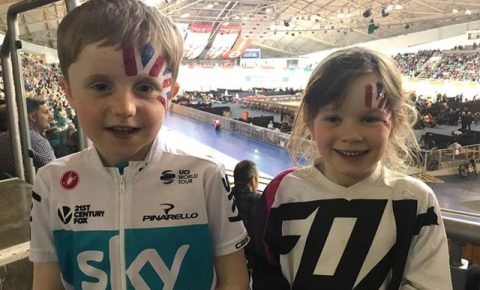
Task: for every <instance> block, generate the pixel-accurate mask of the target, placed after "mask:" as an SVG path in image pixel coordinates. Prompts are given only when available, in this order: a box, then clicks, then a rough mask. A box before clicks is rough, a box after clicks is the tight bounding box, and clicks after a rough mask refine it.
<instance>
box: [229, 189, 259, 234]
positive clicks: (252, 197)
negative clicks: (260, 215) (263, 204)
mask: <svg viewBox="0 0 480 290" xmlns="http://www.w3.org/2000/svg"><path fill="white" fill-rule="evenodd" d="M232 193H233V196H234V197H235V202H236V204H237V208H238V213H239V214H240V217H241V218H242V220H243V224H244V225H245V228H246V229H247V232H248V234H249V235H250V234H251V213H252V211H253V207H254V206H255V203H256V202H257V201H258V200H259V198H260V196H259V195H258V194H256V193H255V192H251V191H250V189H249V188H248V186H247V185H244V184H238V185H236V186H235V187H233V188H232Z"/></svg>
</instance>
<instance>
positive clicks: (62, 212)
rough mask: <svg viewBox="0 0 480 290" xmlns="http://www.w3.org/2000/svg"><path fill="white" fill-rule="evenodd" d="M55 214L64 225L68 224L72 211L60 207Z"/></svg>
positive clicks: (65, 207)
mask: <svg viewBox="0 0 480 290" xmlns="http://www.w3.org/2000/svg"><path fill="white" fill-rule="evenodd" d="M57 214H58V217H59V218H60V220H61V221H62V223H64V224H68V223H69V222H70V220H71V219H72V216H73V213H72V209H71V208H69V207H68V206H62V208H59V209H58V210H57Z"/></svg>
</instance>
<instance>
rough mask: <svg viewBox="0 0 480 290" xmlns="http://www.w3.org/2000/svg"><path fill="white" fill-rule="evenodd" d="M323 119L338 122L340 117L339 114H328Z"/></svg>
mask: <svg viewBox="0 0 480 290" xmlns="http://www.w3.org/2000/svg"><path fill="white" fill-rule="evenodd" d="M325 121H327V122H329V123H338V122H340V117H339V116H328V117H325Z"/></svg>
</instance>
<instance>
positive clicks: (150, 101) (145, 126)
mask: <svg viewBox="0 0 480 290" xmlns="http://www.w3.org/2000/svg"><path fill="white" fill-rule="evenodd" d="M169 72H170V71H169V70H168V69H166V62H165V61H163V57H162V55H161V51H160V47H159V46H158V45H147V46H146V47H144V48H140V49H136V48H135V49H134V48H130V49H128V48H127V49H123V50H115V49H114V48H112V47H99V46H98V44H90V45H88V46H86V47H85V48H84V49H83V50H82V52H81V53H80V55H79V56H78V58H77V60H76V62H74V63H72V64H71V65H70V67H69V68H68V76H69V81H68V82H65V91H66V94H67V98H68V100H69V102H70V104H71V105H72V107H73V108H75V109H76V110H77V115H78V118H79V122H80V126H81V128H82V129H83V130H84V132H85V134H86V135H87V136H88V138H90V139H91V140H92V142H93V143H94V144H95V147H96V148H97V150H98V152H99V154H100V156H101V158H102V161H103V163H104V164H105V165H106V166H114V165H116V164H119V163H121V162H124V161H134V160H143V159H144V158H145V156H146V154H147V153H148V151H149V150H150V148H151V145H152V143H153V141H154V139H155V137H156V135H157V133H158V131H159V130H160V128H161V127H162V124H163V119H164V116H165V110H166V107H167V100H166V98H167V95H168V97H174V96H175V94H176V92H177V91H178V86H177V85H176V84H172V83H171V81H172V79H171V74H169Z"/></svg>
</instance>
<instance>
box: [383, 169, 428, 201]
mask: <svg viewBox="0 0 480 290" xmlns="http://www.w3.org/2000/svg"><path fill="white" fill-rule="evenodd" d="M383 182H384V183H385V185H386V186H388V187H390V188H392V189H393V190H394V191H395V192H399V193H402V194H406V195H410V196H412V197H415V198H417V199H423V198H427V197H428V196H429V195H431V194H433V190H432V189H431V188H430V187H429V186H428V185H427V184H426V183H425V182H423V181H422V180H420V179H418V178H416V177H413V176H410V175H407V174H404V173H401V172H397V171H393V170H389V169H385V170H384V174H383Z"/></svg>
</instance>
